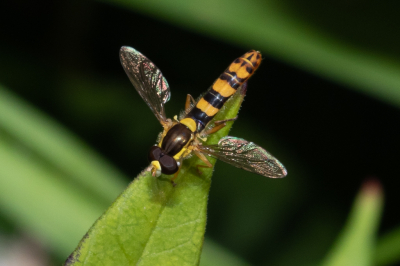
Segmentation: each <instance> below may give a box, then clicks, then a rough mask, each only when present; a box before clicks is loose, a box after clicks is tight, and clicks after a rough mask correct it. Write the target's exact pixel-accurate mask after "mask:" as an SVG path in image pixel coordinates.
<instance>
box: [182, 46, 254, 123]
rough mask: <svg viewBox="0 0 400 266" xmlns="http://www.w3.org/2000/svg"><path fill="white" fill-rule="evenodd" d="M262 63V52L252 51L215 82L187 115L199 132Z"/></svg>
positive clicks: (237, 60) (239, 59)
mask: <svg viewBox="0 0 400 266" xmlns="http://www.w3.org/2000/svg"><path fill="white" fill-rule="evenodd" d="M260 63H261V54H260V52H257V51H254V50H251V51H249V52H247V53H245V54H244V55H243V56H241V57H239V58H238V59H236V60H235V61H234V62H233V63H232V64H231V65H230V66H229V67H228V68H227V69H226V70H225V72H224V73H222V74H221V76H219V78H218V79H217V80H216V81H215V82H214V84H213V85H212V87H211V89H209V90H208V91H207V92H206V94H205V95H204V96H203V98H201V99H200V101H198V102H197V104H196V106H195V107H194V108H193V109H192V110H191V111H190V112H189V113H188V114H187V115H186V118H191V119H193V120H195V121H196V124H197V125H198V126H197V131H201V130H203V129H204V128H205V126H206V125H207V123H208V122H210V120H211V119H213V117H214V116H215V115H216V114H217V113H218V111H219V110H220V109H221V107H222V106H223V105H224V103H225V102H226V101H227V100H228V99H229V98H230V97H231V96H232V95H233V94H234V93H235V92H236V89H237V88H239V87H240V86H241V85H242V84H243V83H244V82H246V80H248V79H249V78H250V77H251V75H253V73H254V71H255V70H256V69H257V68H258V66H259V65H260Z"/></svg>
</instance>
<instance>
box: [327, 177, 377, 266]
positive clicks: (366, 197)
mask: <svg viewBox="0 0 400 266" xmlns="http://www.w3.org/2000/svg"><path fill="white" fill-rule="evenodd" d="M382 207H383V193H382V189H381V186H380V184H379V183H378V182H376V181H369V182H367V183H366V184H364V186H363V188H362V189H361V192H360V193H359V195H358V196H357V198H356V200H355V203H354V205H353V208H352V211H351V214H350V217H349V220H348V221H347V223H346V226H345V227H344V229H343V232H342V233H341V236H340V237H339V239H338V240H337V242H336V244H335V245H334V247H333V248H332V250H331V251H330V253H329V255H328V256H327V258H326V260H325V262H324V263H323V264H322V265H324V266H347V265H348V266H354V265H357V266H370V265H373V253H374V247H375V238H376V234H377V230H378V225H379V220H380V216H381V212H382Z"/></svg>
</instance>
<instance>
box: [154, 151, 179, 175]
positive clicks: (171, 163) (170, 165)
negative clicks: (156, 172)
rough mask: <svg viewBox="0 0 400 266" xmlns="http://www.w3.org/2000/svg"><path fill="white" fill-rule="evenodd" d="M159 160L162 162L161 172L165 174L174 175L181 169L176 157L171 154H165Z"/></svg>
mask: <svg viewBox="0 0 400 266" xmlns="http://www.w3.org/2000/svg"><path fill="white" fill-rule="evenodd" d="M158 161H159V162H160V165H161V172H162V173H163V174H166V175H172V174H175V173H176V172H177V171H178V169H179V167H178V164H177V163H176V161H175V159H174V158H173V157H171V156H169V155H164V156H163V157H161V158H160V159H159V160H158Z"/></svg>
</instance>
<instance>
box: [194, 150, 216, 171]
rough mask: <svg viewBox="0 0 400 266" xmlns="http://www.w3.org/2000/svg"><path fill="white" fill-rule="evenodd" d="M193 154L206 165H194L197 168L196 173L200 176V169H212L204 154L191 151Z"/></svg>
mask: <svg viewBox="0 0 400 266" xmlns="http://www.w3.org/2000/svg"><path fill="white" fill-rule="evenodd" d="M193 152H194V154H196V156H197V157H199V158H200V160H202V161H203V163H205V164H206V165H201V164H197V165H196V168H197V172H198V173H199V174H200V175H201V174H203V173H202V172H201V171H200V169H199V168H200V167H202V168H211V167H212V164H211V163H210V162H209V161H208V159H207V157H206V156H205V155H204V154H202V153H201V152H198V151H195V150H194V151H193Z"/></svg>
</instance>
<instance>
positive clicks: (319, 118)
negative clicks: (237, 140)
mask: <svg viewBox="0 0 400 266" xmlns="http://www.w3.org/2000/svg"><path fill="white" fill-rule="evenodd" d="M0 10H2V11H1V13H2V15H1V16H0V25H2V27H1V29H0V36H1V42H0V78H1V80H0V82H1V83H2V85H4V86H5V87H7V88H8V89H10V90H12V92H14V93H15V94H16V95H18V96H19V97H21V98H22V99H24V100H26V101H27V102H29V103H31V104H32V105H34V106H36V107H37V108H38V109H40V110H42V111H44V112H45V113H46V114H48V115H49V116H50V117H52V118H53V119H55V120H57V121H58V122H59V123H61V124H63V125H65V126H66V127H67V128H68V129H69V130H71V131H72V132H73V133H74V134H76V135H77V136H79V137H80V138H81V139H83V140H84V142H86V143H87V144H88V145H89V146H91V147H92V148H93V149H94V150H96V151H97V152H98V153H100V154H101V155H103V156H104V157H106V158H107V159H108V160H109V161H110V162H111V163H112V164H114V165H115V166H116V167H117V168H119V169H120V170H121V171H122V172H124V173H125V174H126V175H127V176H130V177H134V176H136V175H137V174H138V172H139V171H140V170H141V169H143V168H144V167H145V166H146V165H147V160H146V154H147V150H148V148H149V147H150V146H151V145H152V144H153V143H154V141H155V138H156V136H157V134H158V132H159V131H160V130H161V127H160V126H159V125H158V122H157V120H156V119H155V118H154V117H153V115H152V113H151V112H150V110H147V109H146V108H147V106H146V105H145V104H144V103H143V102H142V100H141V99H140V98H139V96H138V95H137V93H136V92H135V90H134V88H133V87H132V85H131V84H130V83H129V80H128V78H127V77H126V75H125V73H124V71H123V69H122V67H121V65H120V63H119V57H118V51H119V48H120V47H121V46H122V45H127V46H132V47H134V48H135V49H137V50H138V51H140V52H142V53H143V54H145V55H146V56H147V57H148V58H150V59H151V60H152V61H153V62H154V63H155V64H156V65H157V66H158V67H159V68H160V69H161V71H162V72H163V74H164V76H165V77H166V78H167V80H168V82H169V84H170V87H171V91H172V98H171V100H170V102H169V103H168V104H167V106H166V111H167V115H168V116H169V117H172V116H173V115H175V114H177V113H178V112H179V111H180V110H181V109H182V108H183V106H184V101H185V97H186V94H187V93H190V94H192V95H193V96H194V97H197V96H198V95H199V94H201V93H202V92H204V91H205V90H206V89H207V88H208V87H209V86H210V85H211V84H212V82H213V81H214V80H215V79H216V78H217V77H218V75H219V74H220V73H221V72H222V71H223V70H224V69H225V68H226V67H227V66H228V65H229V64H230V62H231V61H233V60H234V59H235V58H237V57H238V56H240V55H242V54H243V53H245V52H246V51H247V50H250V49H258V50H260V51H261V52H262V53H263V51H262V50H261V49H260V48H259V47H253V46H250V45H249V46H235V45H232V44H231V43H229V42H224V41H222V40H216V39H214V38H210V37H207V36H204V35H200V34H196V33H195V32H191V31H189V30H185V29H183V28H179V27H177V26H174V25H171V24H168V23H166V22H164V21H162V20H157V19H154V18H150V17H148V16H145V15H142V14H140V13H139V12H135V11H132V10H129V11H128V10H124V9H123V8H120V7H117V6H112V5H108V4H103V3H101V2H92V1H54V2H47V1H19V2H11V1H5V2H3V3H2V4H0ZM71 14H73V15H71ZM366 41H368V40H366ZM263 58H264V59H263V62H262V65H261V67H260V68H259V69H258V71H257V73H256V74H255V76H254V77H253V78H252V79H251V80H250V82H249V87H248V91H247V96H246V98H245V101H244V103H243V105H242V108H241V111H240V114H239V119H238V121H237V122H235V125H234V127H233V130H232V131H231V133H230V134H231V135H234V136H238V137H242V138H245V139H248V140H252V141H254V142H256V143H258V144H260V145H261V146H263V147H265V148H266V149H267V150H269V151H270V152H271V153H273V154H274V155H276V157H277V158H279V159H280V161H281V162H282V163H283V164H284V165H285V166H286V168H287V169H288V173H289V174H288V176H287V177H286V178H285V179H284V180H267V179H264V178H262V177H259V176H256V175H253V174H247V173H244V172H239V171H237V170H236V169H232V168H231V167H230V166H226V165H224V164H223V163H218V164H217V166H216V171H215V174H214V178H213V184H212V188H211V195H210V200H209V201H210V202H209V212H208V213H209V214H208V217H209V219H208V224H207V233H206V237H207V238H210V239H213V240H215V241H216V242H217V243H219V244H221V245H222V246H224V247H226V248H227V249H229V250H231V251H233V253H235V254H236V255H238V256H240V257H242V258H244V259H245V260H247V261H248V262H250V263H252V264H264V263H267V264H268V263H275V264H269V265H278V264H277V261H280V262H281V263H282V261H284V260H285V259H284V258H285V257H287V256H288V254H291V258H292V259H293V260H295V259H298V258H302V259H303V261H305V262H310V261H316V260H320V259H322V258H323V256H324V255H325V253H326V252H327V250H328V249H329V247H330V246H331V244H332V242H333V241H334V240H335V239H336V237H337V234H338V232H339V230H340V228H341V227H342V226H343V225H344V223H345V220H346V217H347V215H348V212H349V210H350V208H351V204H352V202H353V199H354V197H355V195H356V193H357V191H358V190H359V188H360V187H361V185H362V183H363V182H364V181H365V180H367V179H370V178H374V179H377V180H379V181H380V182H381V183H382V185H383V188H384V190H385V209H384V214H383V219H382V223H381V232H382V233H383V232H387V231H389V230H390V229H393V228H395V227H396V226H397V225H398V224H400V217H399V216H398V204H399V197H398V188H399V179H398V168H397V164H398V158H399V156H398V151H399V148H400V140H399V135H400V128H399V125H400V112H399V110H398V108H397V107H395V106H393V105H389V104H387V103H385V102H383V101H380V100H378V99H375V98H373V97H371V96H367V95H364V94H362V93H359V92H357V91H355V90H354V88H351V87H346V86H345V85H343V84H339V83H336V82H335V81H331V80H328V79H326V78H323V77H320V76H316V75H314V74H313V73H310V72H307V71H305V70H303V69H300V68H298V67H294V66H291V65H289V64H288V63H285V62H282V61H279V60H278V59H277V58H276V57H275V56H274V55H270V54H268V53H263ZM85 84H86V85H85ZM93 84H94V85H95V86H93ZM5 220H6V222H5V223H6V224H8V226H10V227H11V228H12V223H13V222H12V221H10V220H7V219H5ZM5 228H9V227H7V226H5ZM256 228H257V229H256ZM259 228H264V229H263V230H261V231H260V229H259ZM13 230H14V229H13ZM321 232H323V234H321ZM301 239H303V240H304V239H306V240H304V241H302V240H301ZM299 242H301V245H299ZM315 243H318V245H316V244H315ZM295 247H296V248H295ZM288 249H289V250H292V251H288ZM305 250H307V251H308V252H309V253H308V254H307V258H304V254H303V253H302V252H303V251H305ZM56 260H58V259H57V257H56ZM282 265H284V264H283V263H282Z"/></svg>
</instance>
